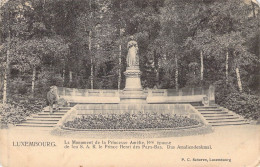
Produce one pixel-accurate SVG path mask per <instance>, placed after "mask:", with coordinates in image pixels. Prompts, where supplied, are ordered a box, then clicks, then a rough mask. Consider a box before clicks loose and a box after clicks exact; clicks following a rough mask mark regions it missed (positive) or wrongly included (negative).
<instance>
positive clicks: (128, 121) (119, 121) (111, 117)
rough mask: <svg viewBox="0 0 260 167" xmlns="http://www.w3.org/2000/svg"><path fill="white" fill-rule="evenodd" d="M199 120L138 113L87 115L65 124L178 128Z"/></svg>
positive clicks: (104, 126)
mask: <svg viewBox="0 0 260 167" xmlns="http://www.w3.org/2000/svg"><path fill="white" fill-rule="evenodd" d="M198 124H199V122H198V121H197V120H195V119H190V118H188V117H183V116H176V115H173V114H158V113H141V112H139V113H137V114H130V113H125V114H107V115H101V114H99V115H87V116H82V117H81V118H76V119H75V120H73V121H68V122H66V123H65V124H64V125H65V127H69V128H77V129H150V128H155V129H156V128H178V127H186V126H193V125H198Z"/></svg>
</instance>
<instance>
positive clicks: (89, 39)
mask: <svg viewBox="0 0 260 167" xmlns="http://www.w3.org/2000/svg"><path fill="white" fill-rule="evenodd" d="M91 3H92V2H91V0H90V1H89V8H90V20H91V19H92V13H93V12H92V9H91ZM91 21H92V20H91ZM91 36H92V30H90V31H89V36H88V37H89V38H88V49H89V54H90V87H91V89H94V66H93V54H92V51H91Z"/></svg>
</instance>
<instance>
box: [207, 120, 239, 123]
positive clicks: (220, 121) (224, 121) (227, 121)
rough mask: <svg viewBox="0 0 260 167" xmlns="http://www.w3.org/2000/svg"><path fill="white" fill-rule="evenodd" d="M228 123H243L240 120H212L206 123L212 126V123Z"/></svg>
mask: <svg viewBox="0 0 260 167" xmlns="http://www.w3.org/2000/svg"><path fill="white" fill-rule="evenodd" d="M229 122H244V120H242V119H234V120H233V119H226V120H214V121H208V123H211V124H214V123H229Z"/></svg>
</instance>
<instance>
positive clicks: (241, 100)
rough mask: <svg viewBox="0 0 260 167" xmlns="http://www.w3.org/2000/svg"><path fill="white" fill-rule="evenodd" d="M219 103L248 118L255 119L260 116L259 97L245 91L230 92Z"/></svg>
mask: <svg viewBox="0 0 260 167" xmlns="http://www.w3.org/2000/svg"><path fill="white" fill-rule="evenodd" d="M220 105H222V106H224V107H226V108H228V109H229V110H231V111H234V112H236V113H237V114H240V115H242V116H244V117H245V118H248V119H254V120H257V119H258V118H259V117H260V110H259V108H260V97H259V96H256V95H248V94H245V93H242V94H240V93H231V94H229V95H228V96H227V97H226V98H225V99H224V100H223V101H222V102H221V103H220Z"/></svg>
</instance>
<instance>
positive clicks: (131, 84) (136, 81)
mask: <svg viewBox="0 0 260 167" xmlns="http://www.w3.org/2000/svg"><path fill="white" fill-rule="evenodd" d="M124 74H125V77H126V83H125V89H124V91H123V94H122V95H121V96H120V100H121V101H120V103H146V95H145V94H144V93H143V88H142V85H141V79H140V76H141V71H140V69H139V67H138V66H135V67H127V68H126V71H125V72H124Z"/></svg>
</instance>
